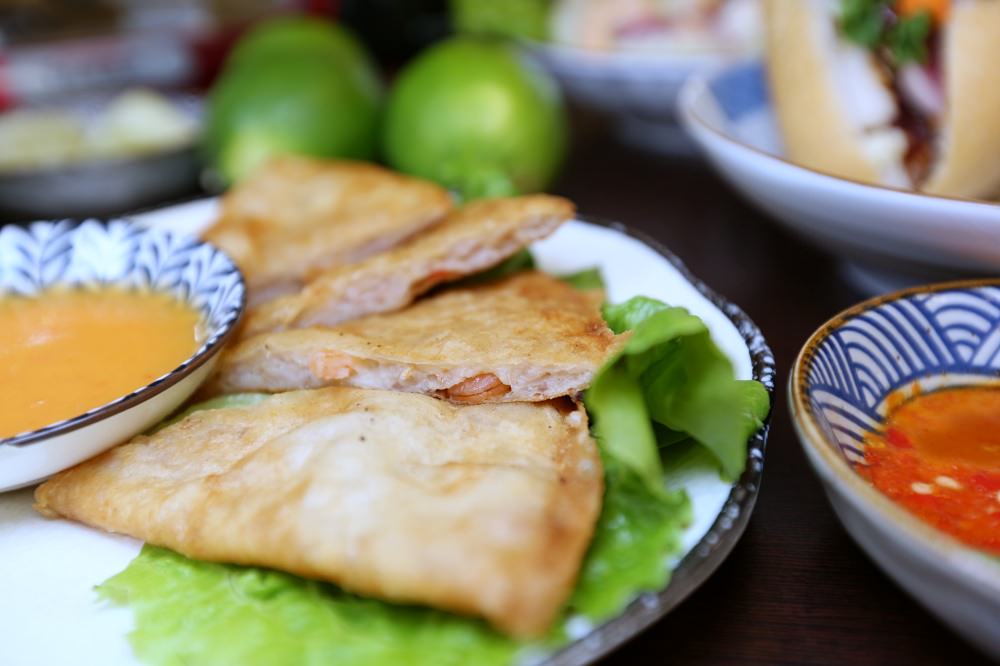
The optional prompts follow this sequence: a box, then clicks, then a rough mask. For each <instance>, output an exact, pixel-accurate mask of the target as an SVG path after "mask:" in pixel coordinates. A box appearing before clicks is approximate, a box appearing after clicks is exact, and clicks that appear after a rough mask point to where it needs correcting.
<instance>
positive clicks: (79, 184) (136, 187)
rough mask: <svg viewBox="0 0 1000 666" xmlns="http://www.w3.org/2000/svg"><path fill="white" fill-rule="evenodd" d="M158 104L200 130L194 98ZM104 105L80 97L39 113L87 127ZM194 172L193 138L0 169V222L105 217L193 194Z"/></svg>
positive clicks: (104, 101)
mask: <svg viewBox="0 0 1000 666" xmlns="http://www.w3.org/2000/svg"><path fill="white" fill-rule="evenodd" d="M164 99H165V100H167V101H168V102H169V103H170V104H171V105H172V106H173V107H174V108H175V109H176V110H177V111H179V112H180V113H181V114H182V115H183V116H184V117H186V118H187V119H188V120H189V121H190V122H191V123H192V125H194V126H196V127H197V126H200V123H201V110H202V103H201V99H200V98H199V97H196V96H194V95H186V94H173V95H170V96H165V97H164ZM110 101H111V98H110V97H109V96H107V95H99V96H86V97H79V98H75V99H71V100H68V101H63V102H61V104H60V105H59V106H55V105H53V104H51V103H49V104H46V105H45V106H44V107H40V108H44V109H45V110H46V111H47V112H51V111H55V112H57V113H64V114H66V116H67V117H71V118H77V119H79V120H80V122H81V123H82V124H84V125H87V124H88V123H92V122H94V120H95V118H97V116H98V115H99V114H100V113H101V110H102V109H103V108H104V107H106V106H107V105H108V104H109V103H110ZM27 111H29V112H30V111H31V110H30V109H27ZM199 170H200V162H199V157H198V148H197V137H196V136H195V137H192V138H191V139H190V140H185V141H184V142H182V143H178V144H174V145H170V146H164V147H162V148H146V149H144V150H143V151H141V152H138V153H136V154H122V155H114V154H106V155H92V156H91V155H81V156H76V157H74V158H73V159H71V160H66V161H62V162H60V163H56V164H52V165H38V166H30V167H20V168H5V169H0V221H2V222H25V221H31V220H38V219H47V218H48V219H51V218H55V219H58V218H64V217H111V216H114V215H118V214H121V213H125V212H128V211H132V210H135V209H137V208H143V207H147V206H151V205H153V204H157V203H162V202H164V201H169V200H171V199H177V198H179V197H184V196H188V195H191V194H193V193H195V192H197V191H198V178H199Z"/></svg>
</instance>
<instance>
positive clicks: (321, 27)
mask: <svg viewBox="0 0 1000 666" xmlns="http://www.w3.org/2000/svg"><path fill="white" fill-rule="evenodd" d="M289 54H307V55H309V56H310V57H319V58H330V59H331V60H333V61H336V62H340V63H344V64H349V65H352V66H354V67H358V68H359V69H364V70H366V71H367V72H368V73H369V74H370V75H371V77H372V78H373V79H374V80H375V81H376V83H377V82H378V78H377V76H376V75H375V68H374V66H373V65H372V63H371V59H370V58H369V56H368V53H367V52H366V51H365V49H364V47H363V46H362V45H361V43H360V42H359V41H358V40H357V38H356V37H355V36H354V35H353V34H351V32H350V31H348V30H347V29H346V28H344V27H342V26H339V25H337V24H334V23H331V22H330V21H327V20H324V19H320V18H315V17H309V16H283V17H279V18H275V19H271V20H269V21H265V22H263V23H260V24H258V25H257V26H255V27H254V28H253V29H252V30H250V32H248V33H247V34H246V35H244V36H243V37H242V38H241V39H240V41H239V42H238V43H237V44H236V46H235V47H234V48H233V50H232V52H231V53H230V54H229V57H228V58H227V59H226V69H234V68H237V67H247V66H251V65H252V64H253V63H260V62H266V61H268V60H271V59H273V58H282V57H284V56H286V55H289Z"/></svg>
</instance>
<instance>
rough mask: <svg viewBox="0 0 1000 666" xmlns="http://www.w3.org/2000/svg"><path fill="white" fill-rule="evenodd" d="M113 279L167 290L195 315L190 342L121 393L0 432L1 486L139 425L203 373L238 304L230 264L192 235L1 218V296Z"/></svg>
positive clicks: (72, 459) (151, 420) (33, 476)
mask: <svg viewBox="0 0 1000 666" xmlns="http://www.w3.org/2000/svg"><path fill="white" fill-rule="evenodd" d="M57 285H58V286H67V285H68V286H72V287H79V288H91V287H95V286H100V285H115V286H120V287H123V288H126V289H135V290H150V291H155V292H161V293H168V294H171V295H173V296H174V297H176V298H178V299H180V300H182V301H184V302H186V303H188V304H189V305H191V306H193V307H194V308H195V309H196V310H198V311H199V312H200V313H201V315H202V323H201V326H202V339H203V343H202V345H201V346H200V347H199V349H198V350H197V351H196V352H195V353H194V354H193V355H192V356H191V357H190V358H188V359H187V360H186V361H184V362H183V363H182V364H181V365H179V366H178V367H177V368H175V369H174V370H172V371H170V372H169V373H167V374H165V375H163V376H162V377H159V378H157V379H156V380H154V381H153V382H151V383H150V384H147V385H146V386H143V387H141V388H139V389H137V390H135V391H133V392H132V393H129V394H128V395H124V396H122V397H120V398H118V399H116V400H114V401H112V402H110V403H107V404H105V405H102V406H100V407H97V408H95V409H92V410H90V411H88V412H86V413H84V414H81V415H79V416H76V417H73V418H71V419H67V420H65V421H59V422H57V423H53V424H51V425H49V426H46V427H44V428H41V429H38V430H33V431H30V432H25V433H21V434H19V435H16V436H14V437H10V438H6V439H0V491H3V490H10V489H13V488H18V487H21V486H24V485H29V484H32V483H35V482H37V481H40V480H42V479H44V478H46V477H48V476H50V475H51V474H54V473H55V472H57V471H59V470H62V469H65V468H67V467H70V466H72V465H75V464H76V463H78V462H81V461H82V460H85V459H86V458H89V457H91V456H93V455H96V454H97V453H100V452H101V451H103V450H105V449H108V448H110V447H112V446H114V445H115V444H118V443H120V442H122V441H124V440H126V439H128V438H129V437H132V436H133V435H135V434H137V433H139V432H142V431H143V430H145V429H147V428H149V427H150V426H152V425H153V424H155V423H157V422H158V421H160V420H161V419H162V418H163V417H165V416H166V415H167V414H169V413H170V412H172V411H173V410H174V409H176V408H177V407H178V406H179V405H180V404H181V403H182V402H183V401H184V400H185V399H186V398H187V397H188V396H190V395H191V393H193V392H194V391H195V389H197V388H198V386H199V385H200V384H201V383H202V382H203V381H204V380H205V379H206V378H207V377H208V375H209V373H210V372H211V369H212V367H213V366H214V364H215V361H216V354H217V353H218V351H219V350H220V349H221V348H222V346H223V344H224V343H225V341H226V340H227V339H228V338H229V336H230V335H231V334H232V333H233V332H234V330H235V326H236V323H237V322H238V320H239V318H240V316H241V314H242V312H243V308H244V302H245V288H244V284H243V278H242V276H241V275H240V272H239V270H237V268H236V266H235V265H234V264H233V263H232V261H230V259H229V258H228V257H227V256H226V255H225V254H223V253H222V252H220V251H219V250H217V249H215V248H214V247H212V246H211V245H208V244H206V243H202V242H200V241H198V240H196V239H193V238H190V237H187V236H183V235H179V234H172V233H169V232H166V231H162V230H157V229H149V228H144V227H140V226H138V225H135V224H132V223H129V222H126V221H124V220H114V221H110V222H99V221H96V220H88V221H85V222H73V221H69V220H64V221H61V222H36V223H34V224H31V225H29V226H26V227H21V226H6V227H3V228H0V298H3V297H5V296H31V295H33V294H37V293H39V292H41V291H44V290H46V289H48V288H50V287H54V286H57Z"/></svg>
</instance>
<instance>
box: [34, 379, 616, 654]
mask: <svg viewBox="0 0 1000 666" xmlns="http://www.w3.org/2000/svg"><path fill="white" fill-rule="evenodd" d="M602 483H603V481H602V472H601V465H600V459H599V457H598V455H597V451H596V447H595V445H594V442H593V440H592V439H591V438H590V435H589V434H588V429H587V418H586V412H585V411H584V410H583V408H582V407H581V406H578V405H577V406H573V405H572V403H570V402H569V401H568V400H564V401H560V402H555V403H553V402H548V403H532V404H527V403H521V404H504V405H477V406H471V407H463V406H457V405H453V404H450V403H447V402H444V401H441V400H435V399H433V398H428V397H426V396H422V395H414V394H407V393H394V392H387V391H369V390H362V389H348V388H328V389H320V390H315V391H296V392H290V393H285V394H282V395H278V396H273V397H271V398H269V399H267V400H265V401H264V402H262V403H258V404H256V405H252V406H249V407H234V408H229V409H217V410H211V411H203V412H197V413H194V414H192V415H190V416H188V417H187V418H185V419H184V420H183V421H181V422H179V423H176V424H174V425H171V426H168V427H167V428H164V429H163V430H160V431H158V432H157V433H155V434H153V435H152V436H149V437H145V436H140V437H137V438H136V439H134V440H133V441H132V442H130V443H128V444H126V445H124V446H120V447H118V448H116V449H113V450H111V451H108V452H107V453H105V454H103V455H101V456H98V457H97V458H94V459H92V460H89V461H87V462H85V463H83V464H81V465H79V466H77V467H75V468H72V469H70V470H68V471H65V472H62V473H60V474H58V475H56V476H55V477H53V478H52V479H51V480H49V481H48V482H46V483H44V484H43V485H41V486H40V487H39V488H38V489H37V490H36V492H35V499H36V508H37V509H38V510H39V511H41V512H42V513H44V514H46V515H49V516H65V517H67V518H71V519H73V520H78V521H80V522H83V523H87V524H89V525H93V526H96V527H100V528H103V529H105V530H109V531H112V532H120V533H123V534H128V535H131V536H134V537H138V538H140V539H144V540H146V541H148V542H150V543H153V544H157V545H160V546H166V547H168V548H172V549H174V550H176V551H178V552H180V553H183V554H184V555H187V556H189V557H194V558H198V559H203V560H212V561H221V562H234V563H239V564H246V565H258V566H265V567H273V568H276V569H282V570H285V571H289V572H292V573H295V574H298V575H301V576H306V577H310V578H318V579H323V580H328V581H332V582H334V583H337V584H338V585H341V586H342V587H343V588H345V589H347V590H351V591H354V592H357V593H360V594H366V595H371V596H376V597H380V598H383V599H389V600H392V601H398V602H406V603H421V604H427V605H431V606H435V607H439V608H442V609H447V610H451V611H456V612H459V613H466V614H471V615H480V616H482V617H485V618H486V619H487V620H489V621H490V622H491V623H493V624H494V625H495V626H496V627H497V628H499V629H501V630H503V631H505V632H508V633H511V634H513V635H516V636H535V635H540V634H542V633H544V632H545V630H546V629H547V628H548V627H549V625H550V624H551V622H552V621H553V619H554V618H555V617H556V614H557V613H558V612H559V610H560V609H561V608H562V606H563V604H564V603H565V601H566V599H567V597H568V595H569V593H570V591H571V589H572V587H573V585H574V582H575V580H576V577H577V574H578V571H579V568H580V563H581V560H582V558H583V555H584V552H585V551H586V548H587V544H588V543H589V542H590V539H591V537H592V534H593V529H594V523H595V521H596V519H597V516H598V513H599V511H600V505H601V495H602Z"/></svg>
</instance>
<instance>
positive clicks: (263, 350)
mask: <svg viewBox="0 0 1000 666" xmlns="http://www.w3.org/2000/svg"><path fill="white" fill-rule="evenodd" d="M601 300H602V295H601V294H600V293H598V292H582V291H579V290H577V289H574V288H572V287H570V286H569V285H567V284H566V283H564V282H563V281H561V280H558V279H557V278H554V277H552V276H549V275H546V274H544V273H539V272H535V271H528V272H525V273H520V274H517V275H514V276H512V277H509V278H507V279H504V280H501V281H498V282H494V283H490V284H484V285H479V286H473V287H458V288H454V289H450V290H446V291H443V292H441V293H439V294H437V295H434V296H431V297H430V298H427V299H425V300H422V301H418V302H417V303H415V304H414V305H412V306H411V307H409V308H407V309H406V310H401V311H399V312H395V313H391V314H384V315H372V316H370V317H365V318H363V319H357V320H354V321H350V322H346V323H344V324H340V325H339V326H335V327H332V328H309V329H298V330H291V331H283V332H279V333H264V334H262V335H258V336H254V337H251V338H249V339H245V340H242V341H240V342H238V343H237V344H236V345H235V346H234V347H232V348H230V349H228V350H226V351H225V352H224V353H223V355H222V357H221V359H220V361H219V365H218V367H217V369H216V374H215V376H214V377H213V378H212V379H211V380H210V381H209V385H208V386H207V387H206V389H205V392H206V394H207V395H211V394H218V393H237V392H241V391H285V390H292V389H299V388H315V387H319V386H331V385H339V386H359V387H363V388H382V389H392V390H398V391H412V392H418V393H428V394H434V395H436V394H439V392H443V391H446V390H447V389H449V388H451V387H453V386H454V385H456V384H459V383H461V382H464V381H466V380H468V379H470V378H472V377H476V376H478V375H483V374H493V375H495V376H496V377H498V378H499V380H500V381H501V382H502V383H503V384H505V385H507V386H509V387H510V388H511V390H510V391H509V392H503V393H501V394H498V395H495V396H493V397H494V399H496V400H501V401H521V400H548V399H550V398H554V397H557V396H561V395H573V394H575V393H577V392H579V391H582V390H583V389H585V388H586V387H587V386H589V384H590V380H591V379H592V377H593V375H594V373H595V372H596V371H597V369H598V368H599V367H600V366H601V365H602V364H603V363H604V361H605V360H606V359H607V358H608V357H609V356H610V354H611V353H613V352H614V351H615V350H616V349H617V347H618V345H619V344H620V343H621V336H615V335H614V333H613V332H612V331H611V330H610V329H609V328H608V327H607V324H606V323H605V322H604V318H603V317H602V316H601V312H600V303H601Z"/></svg>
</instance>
